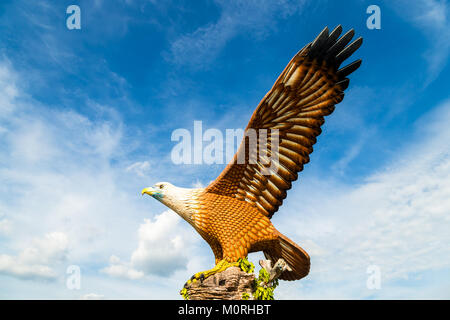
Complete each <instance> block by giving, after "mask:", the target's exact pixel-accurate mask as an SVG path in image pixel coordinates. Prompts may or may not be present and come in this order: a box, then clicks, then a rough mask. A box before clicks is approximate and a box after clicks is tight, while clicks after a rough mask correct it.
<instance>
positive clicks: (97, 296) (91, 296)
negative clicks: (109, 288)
mask: <svg viewBox="0 0 450 320" xmlns="http://www.w3.org/2000/svg"><path fill="white" fill-rule="evenodd" d="M104 298H105V296H104V295H102V294H97V293H87V294H85V295H83V296H81V297H80V300H103V299H104Z"/></svg>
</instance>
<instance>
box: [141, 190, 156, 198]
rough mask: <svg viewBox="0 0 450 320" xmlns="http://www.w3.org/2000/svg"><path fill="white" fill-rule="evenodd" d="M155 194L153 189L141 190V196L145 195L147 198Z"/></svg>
mask: <svg viewBox="0 0 450 320" xmlns="http://www.w3.org/2000/svg"><path fill="white" fill-rule="evenodd" d="M155 192H156V190H155V189H153V188H144V189H142V192H141V194H142V195H144V194H145V193H146V194H148V195H149V196H153V195H154V194H155Z"/></svg>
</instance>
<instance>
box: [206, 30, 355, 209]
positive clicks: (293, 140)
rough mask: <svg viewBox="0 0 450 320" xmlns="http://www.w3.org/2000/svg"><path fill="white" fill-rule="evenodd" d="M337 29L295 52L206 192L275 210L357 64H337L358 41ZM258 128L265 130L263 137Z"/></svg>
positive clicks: (304, 161)
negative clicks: (236, 147) (227, 161)
mask: <svg viewBox="0 0 450 320" xmlns="http://www.w3.org/2000/svg"><path fill="white" fill-rule="evenodd" d="M341 32H342V27H341V26H338V27H336V28H335V29H334V30H333V31H332V32H331V33H329V31H328V28H325V29H324V30H323V31H322V32H321V33H320V34H319V35H318V37H317V38H316V39H315V40H314V41H313V42H312V43H310V44H308V45H307V46H306V47H304V48H303V49H302V50H300V51H299V52H298V53H297V54H296V55H295V56H294V58H293V59H292V60H291V61H290V62H289V64H288V65H287V66H286V68H285V69H284V71H283V72H282V73H281V74H280V76H279V77H278V79H277V81H276V82H275V84H274V85H273V87H272V89H271V90H270V91H269V92H268V93H267V94H266V95H265V97H264V98H263V99H262V100H261V102H260V103H259V105H258V107H257V108H256V110H255V112H254V113H253V116H252V117H251V119H250V122H249V124H248V126H247V128H246V130H245V133H246V135H245V136H244V139H243V141H242V143H241V145H240V147H239V149H238V151H237V153H236V154H235V155H234V158H233V160H232V161H231V162H230V163H229V164H228V165H227V167H226V168H225V169H224V171H223V172H222V173H221V174H220V176H219V177H218V178H217V179H216V180H215V181H213V182H212V183H211V184H210V185H209V186H208V187H207V188H206V192H211V193H216V194H220V195H224V196H229V197H233V198H236V199H239V200H242V201H247V202H248V203H250V204H251V205H253V206H255V207H257V208H258V209H259V210H260V211H261V212H262V213H263V214H264V215H266V216H268V217H271V216H272V215H273V214H274V213H275V212H276V211H277V210H278V208H279V206H280V205H281V204H282V201H283V199H284V198H285V197H286V191H287V190H289V189H290V188H291V183H292V181H295V180H296V179H297V173H298V172H299V171H301V170H303V165H304V164H306V163H308V162H309V154H310V153H311V152H312V151H313V145H314V144H315V143H316V138H317V136H318V135H320V133H321V129H320V127H321V125H322V124H323V123H324V121H325V120H324V117H325V116H327V115H329V114H331V113H332V112H333V110H334V107H335V105H336V104H338V103H340V102H341V101H342V99H343V98H344V90H345V89H346V88H347V87H348V84H349V79H348V78H347V76H348V75H349V74H350V73H352V72H353V71H355V70H356V69H357V68H358V67H359V66H360V65H361V60H357V61H355V62H353V63H350V64H349V65H347V66H346V67H344V68H341V69H340V65H341V64H342V62H343V61H344V60H346V59H347V58H348V57H350V56H351V55H352V54H353V53H354V52H355V51H356V50H357V49H358V48H359V47H360V46H361V44H362V38H358V39H357V40H355V41H354V42H352V43H351V44H350V45H347V44H348V43H349V42H350V40H351V39H352V38H353V36H354V30H353V29H352V30H350V31H348V32H347V33H346V34H344V35H343V36H342V37H341V38H339V36H340V34H341ZM250 129H254V130H250ZM260 129H268V130H267V131H266V132H268V133H267V136H268V138H267V139H266V138H265V136H264V134H263V132H264V130H260ZM277 131H278V132H277ZM250 132H251V133H252V134H256V135H257V138H256V143H252V139H251V138H250V136H251V135H248V136H247V133H250ZM253 141H255V140H253ZM276 141H278V147H277V146H276V143H275V142H276ZM257 151H258V152H257ZM257 154H259V156H256V157H255V155H257ZM268 159H269V160H270V161H268ZM252 160H253V161H252ZM269 163H270V164H269Z"/></svg>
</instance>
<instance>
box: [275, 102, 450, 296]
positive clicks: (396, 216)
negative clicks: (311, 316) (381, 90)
mask: <svg viewBox="0 0 450 320" xmlns="http://www.w3.org/2000/svg"><path fill="white" fill-rule="evenodd" d="M448 121H450V102H445V103H443V104H442V105H441V106H439V107H438V108H436V109H435V111H433V112H432V114H429V115H427V116H424V117H423V118H422V119H421V120H420V121H419V122H418V123H417V130H416V132H415V134H414V135H412V137H411V141H413V142H412V143H411V144H409V145H408V146H405V147H404V148H403V149H402V150H398V151H399V153H398V156H397V157H395V158H394V159H392V160H391V161H392V163H391V164H390V165H388V166H386V167H385V168H384V169H380V170H379V171H378V172H377V173H375V174H373V175H371V176H370V177H369V178H368V179H367V180H366V181H365V182H364V183H362V184H360V185H358V186H345V185H339V184H338V185H336V184H335V183H331V184H329V185H328V186H326V185H324V184H323V183H322V182H319V183H318V185H316V186H317V189H318V190H320V192H318V193H314V192H311V190H312V188H311V186H309V187H308V196H307V197H306V194H305V193H304V192H299V194H298V195H297V196H294V195H292V194H291V195H289V197H291V198H292V197H294V198H297V199H303V200H302V204H303V205H302V207H298V205H297V204H296V203H292V202H291V203H290V205H288V207H285V208H284V212H282V213H280V219H281V227H280V229H281V230H283V229H284V230H286V233H287V234H288V235H292V234H295V235H296V236H295V239H296V240H297V241H298V242H299V243H300V245H303V246H304V247H305V248H306V249H307V251H309V252H310V253H311V256H312V269H311V274H310V275H309V276H308V278H307V279H306V280H305V282H304V286H306V287H303V288H302V289H301V290H294V291H292V292H291V293H288V291H289V290H288V291H286V292H284V293H283V290H280V291H281V295H282V296H283V295H284V294H286V295H284V297H285V298H286V297H291V298H294V297H295V298H299V296H298V294H300V295H301V297H309V298H311V297H328V298H358V297H377V298H400V299H403V298H421V297H422V298H423V297H425V296H421V295H420V291H411V292H404V291H402V290H397V289H399V288H401V287H402V286H404V285H408V286H420V281H419V280H420V277H421V276H423V275H424V274H427V272H439V271H442V270H448V268H449V267H450V261H449V260H448V259H442V257H443V256H448V255H449V254H450V251H449V248H448V243H449V242H450V237H449V233H448V232H447V230H448V228H449V227H450V220H449V217H448V208H450V201H449V197H448V194H449V192H450V148H449V145H448V143H444V142H445V141H449V140H450V130H449V127H448V125H447V124H448ZM302 183H303V184H308V183H310V181H305V180H303V181H302ZM328 183H329V182H328ZM305 188H306V187H304V188H302V187H301V188H300V190H302V191H306V189H305ZM313 189H316V188H313ZM289 197H288V199H289ZM298 212H302V215H301V216H300V217H298V220H297V219H295V220H292V219H293V216H294V215H298ZM286 216H288V217H286ZM369 265H377V266H379V267H380V269H381V273H382V289H381V290H375V291H371V290H368V289H367V287H366V280H367V277H368V275H367V274H366V269H367V267H368V266H369ZM435 285H436V284H435ZM335 287H339V288H341V289H340V290H339V292H336V291H333V290H329V288H335ZM428 288H429V287H428ZM294 294H295V296H294ZM428 294H433V297H436V298H445V297H446V298H448V295H443V296H442V295H440V294H439V290H436V291H435V293H430V291H428Z"/></svg>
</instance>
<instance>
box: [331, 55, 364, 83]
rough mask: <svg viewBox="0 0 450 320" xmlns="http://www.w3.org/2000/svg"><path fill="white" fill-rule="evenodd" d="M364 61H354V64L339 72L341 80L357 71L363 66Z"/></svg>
mask: <svg viewBox="0 0 450 320" xmlns="http://www.w3.org/2000/svg"><path fill="white" fill-rule="evenodd" d="M361 63H362V60H361V59H358V60H356V61H353V62H352V63H350V64H348V65H346V66H345V67H343V68H341V69H339V70H338V72H337V75H338V77H339V79H344V78H345V77H347V76H348V75H349V74H351V73H353V72H354V71H356V70H357V69H358V68H359V67H360V66H361Z"/></svg>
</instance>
